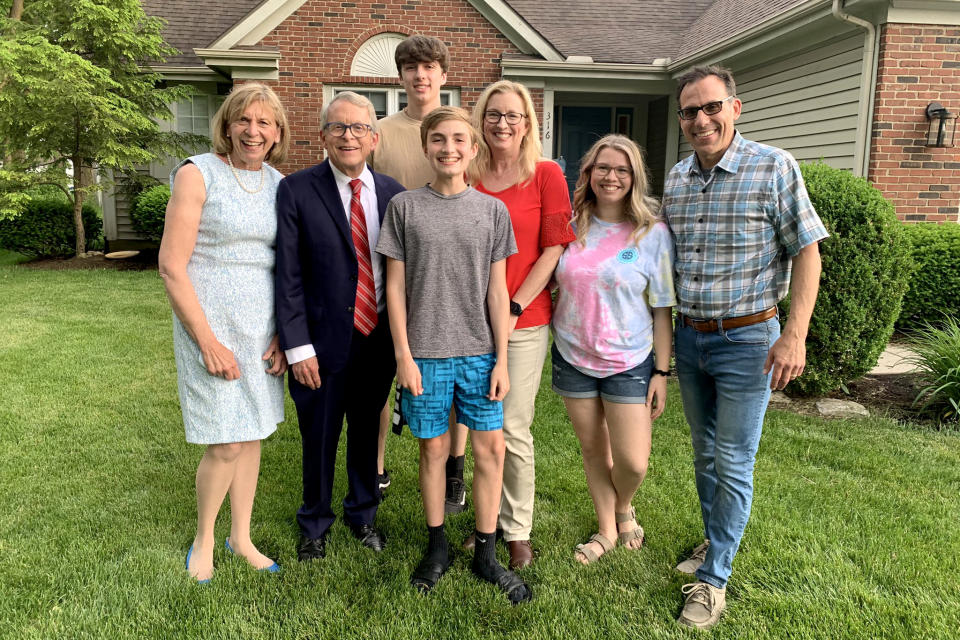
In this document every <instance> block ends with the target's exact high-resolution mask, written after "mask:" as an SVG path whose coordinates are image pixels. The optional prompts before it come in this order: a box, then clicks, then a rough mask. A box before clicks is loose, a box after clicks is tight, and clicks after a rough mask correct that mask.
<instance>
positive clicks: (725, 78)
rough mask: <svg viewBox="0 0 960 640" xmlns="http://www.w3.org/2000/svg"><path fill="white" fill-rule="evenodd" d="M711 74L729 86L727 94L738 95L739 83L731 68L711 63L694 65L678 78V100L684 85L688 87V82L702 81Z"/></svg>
mask: <svg viewBox="0 0 960 640" xmlns="http://www.w3.org/2000/svg"><path fill="white" fill-rule="evenodd" d="M709 76H715V77H717V78H719V79H720V80H721V81H722V82H723V84H724V86H725V87H726V88H727V95H731V96H736V95H737V83H736V82H734V81H733V73H732V72H731V71H730V69H725V68H724V67H721V66H720V65H716V64H711V65H700V66H697V67H694V68H692V69H690V70H689V71H687V72H685V73H684V74H683V75H682V76H680V77H679V78H677V100H679V99H680V93H681V92H682V91H683V88H684V87H686V86H687V85H688V84H693V83H694V82H700V81H701V80H703V79H704V78H707V77H709Z"/></svg>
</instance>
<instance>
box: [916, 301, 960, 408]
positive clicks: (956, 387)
mask: <svg viewBox="0 0 960 640" xmlns="http://www.w3.org/2000/svg"><path fill="white" fill-rule="evenodd" d="M939 324H940V326H934V325H933V324H930V323H925V324H924V325H923V326H921V327H920V328H919V329H917V330H916V331H915V332H914V333H913V334H911V339H910V342H911V344H910V346H911V348H912V349H913V351H914V352H915V353H916V355H915V356H914V357H912V358H911V359H910V360H911V362H913V363H914V364H915V365H917V367H918V368H919V369H920V374H921V376H923V380H924V384H925V386H924V388H923V389H921V390H920V393H919V394H917V399H916V401H915V402H914V404H920V405H921V407H920V408H921V410H922V411H927V412H930V413H932V414H933V415H934V417H936V419H937V420H938V421H940V422H947V421H952V422H956V421H957V420H958V419H960V323H958V322H957V319H956V318H954V317H949V316H948V317H946V318H945V319H943V320H942V321H941V322H940V323H939Z"/></svg>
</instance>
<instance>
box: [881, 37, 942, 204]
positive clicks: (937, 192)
mask: <svg viewBox="0 0 960 640" xmlns="http://www.w3.org/2000/svg"><path fill="white" fill-rule="evenodd" d="M933 101H936V102H939V103H940V104H942V105H943V106H945V107H946V108H947V109H948V110H949V111H950V112H951V113H957V112H960V27H955V26H934V25H908V24H887V25H884V26H883V29H882V32H881V35H880V64H879V69H878V74H877V92H876V100H875V106H874V119H873V122H874V124H873V138H872V142H871V149H870V174H869V178H870V181H871V182H873V183H874V185H875V186H876V187H877V188H878V189H880V190H881V191H882V192H883V193H884V195H885V196H886V197H887V198H889V199H890V200H891V201H893V203H894V204H895V205H896V207H897V216H898V217H899V218H900V219H901V220H905V221H908V222H911V221H927V222H946V221H950V222H958V221H960V147H953V148H950V149H938V148H933V147H926V146H924V143H925V140H926V135H927V131H928V128H929V123H928V121H927V119H926V116H925V115H924V111H925V109H926V107H927V105H928V104H929V103H930V102H933ZM956 142H957V143H958V144H960V134H958V136H957V140H956Z"/></svg>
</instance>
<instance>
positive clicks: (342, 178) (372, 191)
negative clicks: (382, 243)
mask: <svg viewBox="0 0 960 640" xmlns="http://www.w3.org/2000/svg"><path fill="white" fill-rule="evenodd" d="M330 169H331V170H332V171H333V178H334V180H335V181H336V183H337V191H339V192H340V201H341V202H342V203H343V210H344V212H345V213H346V214H347V228H350V201H351V200H352V199H353V189H351V188H350V181H351V180H353V178H351V177H350V176H348V175H347V174H345V173H343V172H342V171H340V170H339V169H337V167H336V166H334V164H333V163H332V162H331V163H330ZM359 178H360V182H361V183H362V184H361V186H360V204H361V205H363V213H364V215H365V216H366V218H367V243H368V244H369V245H370V262H371V267H372V268H373V285H374V289H375V290H376V295H377V311H378V312H382V311H383V309H384V308H385V307H386V305H387V302H386V295H385V293H384V281H385V276H386V274H384V267H383V261H382V260H377V259H376V257H377V256H376V254H375V253H374V250H373V249H374V247H376V246H377V240H379V239H380V211H379V209H378V208H377V188H376V185H375V184H374V182H373V174H372V173H371V172H370V167H368V166H366V165H364V167H363V172H362V173H361V174H360V176H359ZM284 354H286V356H287V363H288V364H294V363H295V362H301V361H303V360H306V359H307V358H312V357H313V356H315V355H317V351H316V349H314V348H313V345H312V344H304V345H300V346H298V347H293V348H290V349H286V350H285V351H284Z"/></svg>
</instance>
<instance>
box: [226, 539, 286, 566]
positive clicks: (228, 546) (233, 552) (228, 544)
mask: <svg viewBox="0 0 960 640" xmlns="http://www.w3.org/2000/svg"><path fill="white" fill-rule="evenodd" d="M223 547H224V548H225V549H226V550H227V551H229V552H230V553H232V554H234V555H236V553H237V552H236V551H234V550H233V547H231V546H230V538H224V540H223ZM257 571H266V572H267V573H276V572H277V571H280V565H278V564H277V563H276V562H274V563H273V564H272V565H270V566H269V567H264V568H263V569H257Z"/></svg>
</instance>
